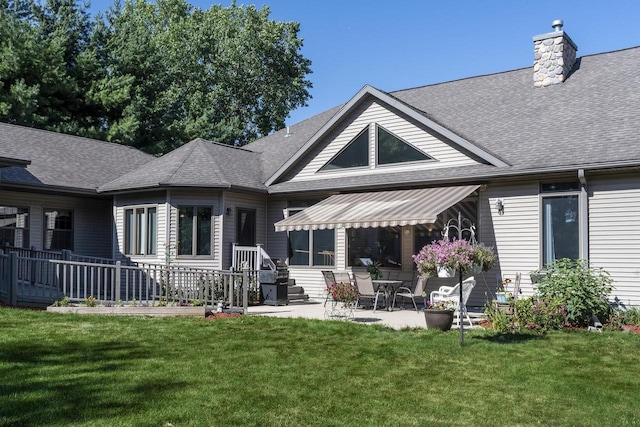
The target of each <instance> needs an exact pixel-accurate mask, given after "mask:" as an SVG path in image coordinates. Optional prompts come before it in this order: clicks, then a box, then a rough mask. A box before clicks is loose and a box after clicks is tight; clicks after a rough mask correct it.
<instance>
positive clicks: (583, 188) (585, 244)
mask: <svg viewBox="0 0 640 427" xmlns="http://www.w3.org/2000/svg"><path fill="white" fill-rule="evenodd" d="M578 180H579V181H580V205H579V208H578V209H579V211H580V212H579V214H578V215H579V218H580V257H581V258H583V259H586V260H588V259H589V196H588V194H587V178H586V176H585V174H584V169H578Z"/></svg>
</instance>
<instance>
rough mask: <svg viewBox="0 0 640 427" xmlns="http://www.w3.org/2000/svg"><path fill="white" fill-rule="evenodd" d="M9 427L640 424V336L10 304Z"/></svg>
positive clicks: (2, 343) (0, 405) (4, 311)
mask: <svg viewBox="0 0 640 427" xmlns="http://www.w3.org/2000/svg"><path fill="white" fill-rule="evenodd" d="M10 425H11V426H14V425H20V426H34V425H61V426H62V425H64V426H68V425H91V426H94V425H98V426H99V425H104V426H146V425H148V426H170V425H173V426H176V427H179V426H187V425H198V426H200V425H201V426H239V425H248V426H281V425H282V426H314V425H321V426H374V425H375V426H378V425H388V426H401V425H408V426H431V425H450V426H465V425H469V426H471V425H473V426H484V425H486V426H518V425H520V426H529V425H541V426H598V427H600V426H625V425H640V336H639V335H632V334H625V333H613V332H604V333H601V334H600V333H589V332H573V333H568V332H556V333H551V334H549V335H546V336H544V337H538V336H524V335H521V336H511V335H496V334H493V333H490V332H486V331H473V332H467V333H466V334H465V346H464V347H462V348H461V347H460V345H459V336H458V333H457V332H456V331H452V332H448V333H438V332H433V331H427V330H404V331H394V330H390V329H384V328H381V327H377V326H376V327H374V326H367V325H359V324H353V323H344V322H328V321H319V320H318V321H314V320H303V319H276V318H267V317H257V316H246V317H243V318H236V319H219V320H206V319H204V318H125V317H109V316H78V315H60V314H54V313H46V312H37V311H27V310H16V309H9V308H0V426H10Z"/></svg>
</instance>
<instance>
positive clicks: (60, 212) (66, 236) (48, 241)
mask: <svg viewBox="0 0 640 427" xmlns="http://www.w3.org/2000/svg"><path fill="white" fill-rule="evenodd" d="M43 248H44V250H46V251H61V250H63V249H68V250H71V251H72V250H73V212H71V211H70V210H68V209H45V210H44V244H43Z"/></svg>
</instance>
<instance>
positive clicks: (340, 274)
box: [333, 271, 353, 283]
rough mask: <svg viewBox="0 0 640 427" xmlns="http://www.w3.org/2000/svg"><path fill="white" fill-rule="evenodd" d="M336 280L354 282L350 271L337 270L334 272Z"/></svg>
mask: <svg viewBox="0 0 640 427" xmlns="http://www.w3.org/2000/svg"><path fill="white" fill-rule="evenodd" d="M333 277H334V280H335V281H336V282H344V283H353V281H352V280H351V276H349V272H348V271H336V272H334V273H333Z"/></svg>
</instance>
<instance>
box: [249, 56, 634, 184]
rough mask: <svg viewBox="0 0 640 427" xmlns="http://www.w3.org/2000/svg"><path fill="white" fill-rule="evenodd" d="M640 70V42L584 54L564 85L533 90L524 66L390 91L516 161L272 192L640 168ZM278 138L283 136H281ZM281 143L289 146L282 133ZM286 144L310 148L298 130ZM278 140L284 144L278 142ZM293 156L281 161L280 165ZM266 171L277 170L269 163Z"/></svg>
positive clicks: (316, 121) (307, 130)
mask: <svg viewBox="0 0 640 427" xmlns="http://www.w3.org/2000/svg"><path fill="white" fill-rule="evenodd" d="M639 70H640V48H639V47H636V48H630V49H625V50H620V51H615V52H608V53H603V54H597V55H591V56H586V57H582V58H579V59H578V62H577V63H576V66H575V67H574V71H573V73H572V74H571V75H570V77H569V78H568V79H567V80H566V81H565V82H564V83H562V84H558V85H553V86H549V87H543V88H534V86H533V69H532V68H524V69H519V70H514V71H509V72H504V73H498V74H491V75H485V76H479V77H472V78H468V79H463V80H456V81H451V82H446V83H441V84H435V85H430V86H423V87H418V88H413V89H407V90H401V91H396V92H392V93H391V94H390V95H391V96H393V97H395V98H397V99H398V100H400V101H402V102H403V103H406V104H407V105H409V106H410V107H411V108H413V109H415V110H417V111H419V112H421V114H423V115H424V116H425V117H427V118H428V119H429V120H432V121H434V122H436V123H438V124H440V125H442V126H444V127H445V128H446V129H449V130H451V131H452V132H454V133H455V134H457V135H459V136H460V137H462V138H464V139H465V140H467V141H468V142H470V143H471V144H474V145H476V146H478V147H481V148H483V149H485V150H487V151H488V152H491V153H494V154H495V155H497V156H499V157H500V158H501V159H504V161H505V162H506V163H508V165H510V166H507V167H502V168H496V167H491V166H484V165H479V166H478V167H473V168H468V167H467V168H453V169H448V170H442V169H440V170H438V171H437V172H435V173H431V174H430V172H428V171H421V172H417V173H413V172H411V173H403V174H402V176H401V178H399V176H398V175H397V174H384V175H367V176H361V177H354V178H348V179H345V178H344V177H341V178H336V179H325V180H320V181H315V180H314V181H308V182H295V183H294V182H280V183H277V184H274V185H272V186H270V188H269V191H270V192H288V191H308V190H322V189H340V188H344V189H346V188H358V187H363V188H364V187H367V186H374V185H382V186H385V185H398V184H403V183H407V184H411V183H414V182H415V183H417V182H421V183H428V182H436V181H442V180H450V181H455V180H465V179H466V180H468V179H473V178H477V179H481V178H485V177H491V176H497V175H500V174H504V175H513V174H517V173H519V174H525V173H533V172H539V171H543V170H545V169H548V170H553V169H560V168H568V167H574V168H578V167H583V166H586V165H588V166H589V167H590V168H592V167H594V166H597V165H598V164H601V165H603V166H604V165H607V167H608V166H611V165H615V164H616V163H623V162H624V163H626V164H635V165H640V136H639V135H640V121H639V120H638V119H637V115H638V112H639V111H640V72H639ZM336 111H337V109H333V110H330V111H329V112H327V113H325V114H321V115H318V116H315V117H312V118H311V119H309V120H307V121H305V122H303V123H302V124H303V125H304V127H303V128H304V132H301V133H302V135H301V136H300V137H301V138H308V136H307V135H313V134H314V133H315V131H316V130H317V129H320V128H321V127H322V125H323V124H324V123H325V122H326V120H328V118H330V117H331V116H333V114H335V112H336ZM327 114H329V116H328V117H327ZM292 129H295V127H292ZM271 137H273V138H277V137H278V134H275V135H272V136H271ZM271 137H270V138H271ZM279 142H280V143H281V144H284V143H285V142H284V141H283V138H282V136H281V135H280V141H279ZM258 143H259V142H258ZM286 143H288V144H292V145H296V146H300V147H302V146H303V145H304V141H299V140H298V136H297V135H296V132H295V131H294V132H293V134H292V135H291V136H290V137H289V138H287V141H286ZM254 144H257V143H254ZM271 145H272V147H277V146H278V145H277V143H276V142H272V143H271ZM252 146H253V144H251V145H249V146H248V148H251V147H252ZM286 160H287V159H280V162H281V164H282V163H284V162H285V161H286ZM269 161H274V163H275V159H266V158H265V162H269ZM267 170H269V171H270V170H277V167H274V166H273V165H270V166H268V167H266V168H265V171H267Z"/></svg>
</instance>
